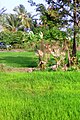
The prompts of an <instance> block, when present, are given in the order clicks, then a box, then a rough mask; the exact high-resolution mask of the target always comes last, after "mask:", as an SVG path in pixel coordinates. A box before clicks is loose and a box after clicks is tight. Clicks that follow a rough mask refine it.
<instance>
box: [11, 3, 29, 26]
mask: <svg viewBox="0 0 80 120" xmlns="http://www.w3.org/2000/svg"><path fill="white" fill-rule="evenodd" d="M13 11H15V12H16V13H17V15H18V17H19V18H20V19H21V22H22V25H23V26H24V28H30V24H31V15H30V13H27V11H26V9H25V7H24V6H23V5H21V4H20V5H19V6H16V7H15V8H14V9H13Z"/></svg>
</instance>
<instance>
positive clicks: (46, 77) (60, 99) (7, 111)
mask: <svg viewBox="0 0 80 120" xmlns="http://www.w3.org/2000/svg"><path fill="white" fill-rule="evenodd" d="M0 86H1V87H0V108H1V109H0V119H1V120H80V107H79V105H80V73H79V72H33V73H0Z"/></svg>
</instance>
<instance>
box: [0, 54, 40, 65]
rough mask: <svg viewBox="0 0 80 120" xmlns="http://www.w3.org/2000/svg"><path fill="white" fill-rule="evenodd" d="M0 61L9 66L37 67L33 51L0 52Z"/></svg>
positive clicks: (36, 59)
mask: <svg viewBox="0 0 80 120" xmlns="http://www.w3.org/2000/svg"><path fill="white" fill-rule="evenodd" d="M0 63H1V64H5V65H6V66H9V67H37V65H38V58H37V57H36V54H35V53H33V52H0Z"/></svg>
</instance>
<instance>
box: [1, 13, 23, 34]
mask: <svg viewBox="0 0 80 120" xmlns="http://www.w3.org/2000/svg"><path fill="white" fill-rule="evenodd" d="M3 26H4V27H5V28H7V29H8V30H10V31H14V32H15V31H17V30H18V29H19V28H20V26H21V21H20V19H19V18H18V16H17V15H16V14H6V15H5V22H4V23H3Z"/></svg>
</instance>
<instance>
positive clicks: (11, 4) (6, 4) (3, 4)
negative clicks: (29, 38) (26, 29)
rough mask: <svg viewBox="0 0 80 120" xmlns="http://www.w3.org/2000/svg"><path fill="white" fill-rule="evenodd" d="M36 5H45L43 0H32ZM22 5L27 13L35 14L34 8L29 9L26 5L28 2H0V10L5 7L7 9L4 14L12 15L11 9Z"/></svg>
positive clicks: (26, 0) (1, 0)
mask: <svg viewBox="0 0 80 120" xmlns="http://www.w3.org/2000/svg"><path fill="white" fill-rule="evenodd" d="M33 1H34V2H36V3H43V4H45V0H33ZM19 4H22V5H24V6H25V8H26V10H27V12H30V13H32V14H34V13H35V7H31V6H30V4H29V3H28V0H0V8H2V7H5V8H6V9H7V11H6V13H14V12H13V8H14V7H15V6H18V5H19Z"/></svg>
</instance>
